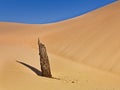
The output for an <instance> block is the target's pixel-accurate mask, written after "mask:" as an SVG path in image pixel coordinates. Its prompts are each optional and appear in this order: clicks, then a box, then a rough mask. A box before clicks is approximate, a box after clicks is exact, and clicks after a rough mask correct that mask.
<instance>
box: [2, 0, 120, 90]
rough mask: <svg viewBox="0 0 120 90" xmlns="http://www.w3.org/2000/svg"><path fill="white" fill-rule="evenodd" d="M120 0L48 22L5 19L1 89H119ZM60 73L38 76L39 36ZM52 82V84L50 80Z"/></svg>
mask: <svg viewBox="0 0 120 90" xmlns="http://www.w3.org/2000/svg"><path fill="white" fill-rule="evenodd" d="M119 8H120V2H119V1H118V2H115V3H112V4H110V5H108V6H105V7H103V8H100V9H98V10H95V11H93V12H90V13H87V14H85V15H82V16H79V17H76V18H73V19H70V20H65V21H62V22H58V23H53V24H46V25H42V24H41V25H32V24H19V23H7V22H4V23H3V22H1V23H0V90H22V89H24V90H38V89H43V90H48V89H50V90H56V89H59V90H61V89H62V90H80V89H81V90H120V85H119V83H120V60H119V59H120V40H119V38H120V25H119V23H120V18H119V16H120V11H119ZM38 37H39V38H40V40H41V42H43V43H44V44H45V45H46V47H47V50H48V55H49V58H50V63H51V68H52V73H53V76H54V78H56V79H48V78H43V77H39V76H37V75H36V74H35V73H34V72H32V71H31V70H29V69H28V68H26V67H25V66H23V65H20V64H19V63H17V62H16V60H19V61H22V62H25V63H27V64H29V65H32V66H34V67H35V68H37V69H39V70H40V66H39V55H38V46H37V40H38ZM46 85H47V86H46Z"/></svg>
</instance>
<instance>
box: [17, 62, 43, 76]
mask: <svg viewBox="0 0 120 90" xmlns="http://www.w3.org/2000/svg"><path fill="white" fill-rule="evenodd" d="M16 62H18V63H20V64H22V65H24V66H26V67H27V68H29V69H31V70H32V71H33V72H34V73H35V74H37V75H38V76H42V72H41V71H39V70H38V69H36V68H34V67H33V66H31V65H28V64H26V63H24V62H21V61H16Z"/></svg>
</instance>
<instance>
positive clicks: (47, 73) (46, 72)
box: [38, 39, 52, 78]
mask: <svg viewBox="0 0 120 90" xmlns="http://www.w3.org/2000/svg"><path fill="white" fill-rule="evenodd" d="M38 46H39V55H40V65H41V71H42V76H44V77H49V78H51V77H52V74H51V70H50V63H49V58H48V55H47V51H46V47H45V45H44V44H42V43H41V42H40V40H39V39H38Z"/></svg>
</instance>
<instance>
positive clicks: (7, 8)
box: [0, 0, 116, 24]
mask: <svg viewBox="0 0 120 90" xmlns="http://www.w3.org/2000/svg"><path fill="white" fill-rule="evenodd" d="M114 1H116V0H0V22H18V23H30V24H43V23H53V22H58V21H62V20H66V19H69V18H73V17H76V16H80V15H82V14H84V13H87V12H89V11H92V10H95V9H97V8H100V7H102V6H105V5H107V4H110V3H112V2H114Z"/></svg>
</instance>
